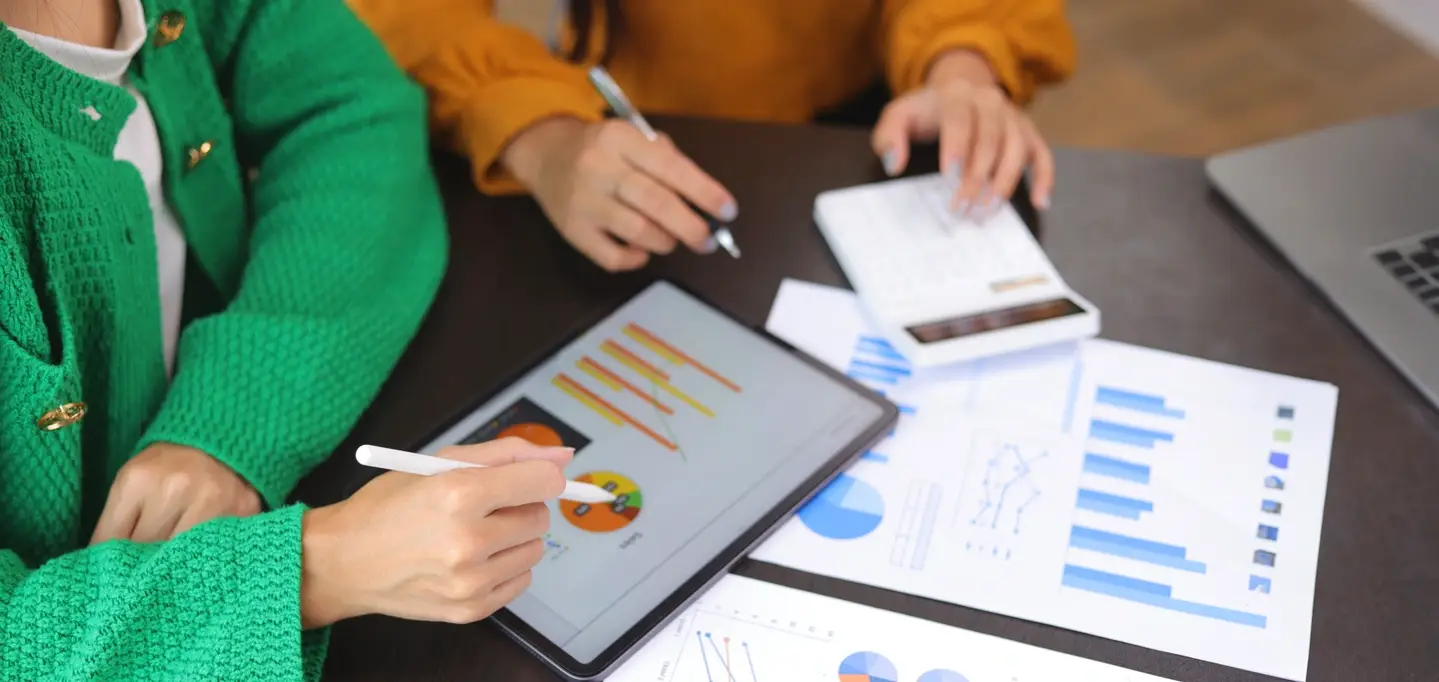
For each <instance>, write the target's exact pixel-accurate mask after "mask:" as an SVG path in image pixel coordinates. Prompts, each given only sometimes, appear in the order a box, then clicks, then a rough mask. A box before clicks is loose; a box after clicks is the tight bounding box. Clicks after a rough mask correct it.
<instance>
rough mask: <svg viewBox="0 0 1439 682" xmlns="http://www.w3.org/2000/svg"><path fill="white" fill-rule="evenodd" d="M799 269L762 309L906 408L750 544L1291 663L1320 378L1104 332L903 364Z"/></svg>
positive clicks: (1140, 642)
mask: <svg viewBox="0 0 1439 682" xmlns="http://www.w3.org/2000/svg"><path fill="white" fill-rule="evenodd" d="M798 291H799V290H798V289H796V290H795V291H793V292H791V294H792V295H790V296H788V298H786V296H784V295H781V296H779V297H777V299H776V308H775V312H773V313H772V315H771V318H770V321H769V322H768V323H767V328H771V327H772V328H773V329H774V330H777V331H775V333H776V334H777V335H780V336H781V338H785V339H786V340H788V341H790V342H791V343H793V344H794V345H795V346H796V347H798V348H801V349H804V350H805V351H806V352H809V353H811V354H812V355H814V356H815V357H820V358H824V361H825V362H826V363H827V364H829V365H830V366H831V367H834V368H835V369H837V370H839V371H842V372H846V373H848V374H849V376H851V377H852V378H854V379H855V380H856V381H859V382H861V383H863V384H864V385H866V386H867V387H869V388H871V389H872V390H875V391H877V392H879V393H882V394H884V395H885V396H886V397H888V398H889V399H891V400H893V401H895V402H896V403H897V404H901V405H912V406H913V407H914V408H917V409H910V408H908V407H906V408H902V409H905V410H906V411H905V413H904V414H903V415H902V416H901V418H900V426H899V427H898V428H897V429H896V430H895V433H894V434H892V436H891V437H890V438H889V439H887V440H885V441H883V442H881V443H879V444H878V445H877V446H876V447H875V448H874V451H873V452H871V453H870V454H869V455H867V456H866V457H865V458H864V460H863V461H861V462H859V463H857V464H856V465H855V467H854V468H852V469H851V470H849V471H848V472H846V474H845V476H846V477H847V478H842V479H841V481H840V482H839V483H837V484H836V486H837V487H836V489H835V490H834V491H828V492H830V493H832V494H829V495H822V496H821V497H822V498H823V503H822V504H829V505H830V507H831V509H830V511H836V510H838V511H843V512H845V513H844V514H838V513H836V514H827V515H819V514H817V513H816V514H806V513H801V514H800V518H799V519H797V520H794V521H791V522H788V523H786V524H785V525H784V526H783V527H782V528H780V529H779V530H778V531H777V532H776V533H775V535H774V536H773V537H772V538H771V539H770V540H768V541H767V542H765V543H764V544H763V545H762V546H760V547H759V548H757V549H756V550H755V551H754V552H753V553H752V555H751V556H752V558H754V559H756V560H759V561H766V562H770V563H775V564H779V565H783V566H788V567H790V568H795V569H799V570H803V571H808V572H811V573H817V574H821V575H826V576H830V577H833V578H838V579H841V580H848V581H852V582H857V583H863V584H867V585H872V586H876V587H880V588H884V589H890V590H897V591H901V592H904V593H908V594H914V595H919V596H922V597H927V598H931V599H937V600H942V601H946V602H949V603H954V604H959V605H963V606H967V607H971V608H975V609H982V610H986V611H991V612H994V613H999V614H1003V615H1006V616H1010V617H1015V618H1024V619H1029V620H1033V621H1037V622H1040V623H1044V624H1048V625H1053V626H1057V627H1063V628H1069V629H1072V630H1076V631H1079V632H1085V633H1089V634H1092V635H1097V636H1101V637H1107V638H1110V639H1114V640H1118V641H1122V642H1126V643H1129V644H1133V645H1136V646H1141V647H1146V648H1151V649H1157V650H1160V651H1165V652H1170V653H1174V654H1178V655H1182V656H1188V657H1191V658H1196V659H1200V660H1205V661H1210V662H1215V663H1219V664H1222V665H1226V666H1231V667H1236V668H1242V669H1245V670H1249V671H1253V672H1258V673H1261V674H1265V675H1272V676H1276V677H1281V678H1286V679H1290V680H1297V681H1300V682H1303V680H1304V679H1305V675H1306V674H1307V666H1308V655H1309V648H1310V647H1309V635H1310V629H1311V620H1312V617H1313V612H1314V608H1313V603H1314V585H1315V576H1316V574H1317V568H1316V567H1317V563H1318V553H1319V552H1318V549H1319V537H1320V534H1321V533H1320V531H1321V527H1322V523H1323V518H1324V498H1325V492H1326V488H1327V483H1328V470H1329V456H1330V447H1331V444H1332V442H1333V432H1334V417H1335V412H1336V408H1337V404H1338V390H1337V389H1336V388H1335V387H1334V386H1333V385H1330V384H1325V383H1322V382H1317V381H1312V380H1309V379H1304V378H1298V377H1290V376H1283V375H1279V374H1274V373H1271V372H1264V371H1258V370H1255V369H1250V368H1245V367H1239V366H1235V365H1228V364H1222V363H1218V362H1213V361H1210V360H1205V359H1201V358H1195V357H1188V356H1183V355H1178V354H1175V353H1170V352H1165V351H1159V350H1154V349H1148V348H1142V347H1139V346H1133V345H1129V344H1122V343H1116V342H1112V341H1107V340H1103V339H1091V340H1087V341H1085V342H1083V343H1082V344H1078V345H1077V346H1076V347H1073V348H1070V349H1069V350H1063V351H1062V350H1059V349H1053V350H1051V351H1049V352H1047V353H1043V354H1041V353H1037V352H1036V353H1034V354H1032V355H1027V356H1026V357H1024V358H1019V357H1016V356H1017V355H1020V354H1013V355H1011V356H995V357H989V358H983V359H980V360H976V361H973V362H969V363H960V364H958V365H955V366H953V367H948V366H941V367H925V368H923V369H917V368H912V367H911V366H910V365H909V363H906V362H904V360H903V358H902V356H901V355H900V354H899V353H897V352H894V348H893V347H891V346H890V345H889V344H888V343H886V342H884V341H883V340H882V339H881V338H879V335H878V334H877V333H876V332H875V331H874V330H872V329H870V328H869V327H868V326H867V325H866V323H865V322H864V321H863V319H862V317H861V316H860V315H859V310H860V308H859V306H858V305H857V304H856V302H855V301H854V300H853V294H851V293H848V292H844V297H842V298H837V297H839V294H835V293H834V292H828V291H826V292H818V291H813V290H809V291H808V293H806V294H804V295H803V296H800V295H799V294H798V293H796V292H798ZM781 293H782V294H783V291H782V292H781ZM781 299H786V300H787V301H788V302H786V303H784V305H783V306H782V305H781V303H782V301H781ZM826 301H829V303H826ZM786 309H787V310H788V312H785V310H786ZM781 313H783V314H781ZM811 330H828V331H827V332H826V333H827V334H828V336H826V337H821V336H819V335H816V334H810V331H811ZM849 479H853V481H854V482H853V483H850V482H848V480H849ZM841 492H842V493H843V495H840V494H839V493H841ZM871 493H872V494H871ZM822 504H821V506H822ZM812 511H818V510H812ZM806 516H808V517H809V518H806ZM840 516H845V517H846V518H851V517H852V518H855V519H861V518H862V519H866V520H867V522H866V523H864V524H858V523H856V524H848V525H846V524H838V523H835V524H827V523H820V521H821V520H827V519H828V517H834V518H839V517H840ZM822 517H823V518H822ZM841 527H844V528H847V529H849V530H848V531H847V532H840V531H839V530H838V529H839V528H841ZM906 679H913V678H912V677H906Z"/></svg>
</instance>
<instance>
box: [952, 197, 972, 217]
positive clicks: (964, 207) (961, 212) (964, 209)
mask: <svg viewBox="0 0 1439 682" xmlns="http://www.w3.org/2000/svg"><path fill="white" fill-rule="evenodd" d="M954 214H955V215H957V216H959V217H961V218H962V217H964V216H966V215H968V214H969V200H968V199H960V200H959V203H958V204H956V205H955V207H954Z"/></svg>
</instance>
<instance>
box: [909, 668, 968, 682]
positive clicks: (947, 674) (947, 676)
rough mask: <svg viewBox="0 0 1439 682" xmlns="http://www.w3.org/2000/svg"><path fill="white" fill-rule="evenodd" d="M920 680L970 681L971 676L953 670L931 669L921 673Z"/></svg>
mask: <svg viewBox="0 0 1439 682" xmlns="http://www.w3.org/2000/svg"><path fill="white" fill-rule="evenodd" d="M918 682H969V678H968V677H965V676H964V675H961V674H959V673H957V672H954V671H953V670H931V671H929V672H927V673H925V674H923V675H920V676H919V681H918Z"/></svg>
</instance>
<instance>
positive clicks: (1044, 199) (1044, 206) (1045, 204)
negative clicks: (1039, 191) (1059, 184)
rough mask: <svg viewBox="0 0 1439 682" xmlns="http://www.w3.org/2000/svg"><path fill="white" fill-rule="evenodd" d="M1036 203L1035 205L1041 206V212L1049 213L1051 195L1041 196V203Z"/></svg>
mask: <svg viewBox="0 0 1439 682" xmlns="http://www.w3.org/2000/svg"><path fill="white" fill-rule="evenodd" d="M1034 203H1035V205H1037V206H1039V210H1041V211H1047V210H1049V195H1048V194H1044V195H1041V196H1040V197H1039V201H1036V202H1034Z"/></svg>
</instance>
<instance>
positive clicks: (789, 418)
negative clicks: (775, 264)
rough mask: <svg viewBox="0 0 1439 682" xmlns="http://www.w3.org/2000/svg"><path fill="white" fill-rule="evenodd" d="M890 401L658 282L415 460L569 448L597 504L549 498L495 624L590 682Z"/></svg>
mask: <svg viewBox="0 0 1439 682" xmlns="http://www.w3.org/2000/svg"><path fill="white" fill-rule="evenodd" d="M897 417H898V411H897V409H896V408H895V406H894V405H893V404H891V403H889V402H888V401H887V400H885V399H884V398H883V397H882V396H880V395H878V394H876V393H874V392H873V391H872V390H871V389H868V388H865V387H864V386H861V385H860V384H857V383H855V382H853V381H852V380H850V379H849V378H847V377H845V376H843V375H841V374H839V373H837V372H835V371H833V370H831V369H829V368H827V367H825V366H823V365H822V364H820V363H819V362H818V361H816V360H814V359H812V358H810V357H808V356H806V355H803V354H801V353H800V352H799V351H797V350H795V349H793V348H792V347H790V346H788V345H786V344H785V343H784V342H782V341H780V340H778V339H776V338H774V337H772V336H769V335H767V334H765V333H764V332H762V331H757V330H754V329H751V328H749V327H747V326H746V325H744V324H742V323H740V322H737V321H736V320H734V319H733V318H732V317H730V316H728V315H726V314H725V313H722V312H720V311H719V310H718V309H716V308H715V307H713V306H711V305H709V304H707V303H705V302H703V301H701V300H700V299H699V298H698V297H696V296H695V295H694V294H693V293H690V292H687V291H685V290H683V289H681V288H680V287H679V286H677V285H675V284H674V283H671V282H668V281H659V282H656V283H655V284H653V285H651V286H649V287H648V288H646V289H645V290H644V291H642V292H641V293H639V294H638V295H636V296H635V297H633V298H631V299H630V300H628V301H626V302H624V303H623V304H622V305H620V306H619V307H618V309H616V310H614V311H612V312H610V313H609V314H608V315H606V316H605V317H604V318H603V319H602V320H600V321H599V322H598V323H597V324H595V325H594V326H592V327H590V328H588V329H586V330H585V331H583V332H581V333H580V334H579V335H578V336H577V337H575V338H572V339H570V340H568V341H566V342H564V343H563V344H562V345H561V347H559V348H558V349H557V350H555V351H554V352H552V353H550V354H548V356H547V357H545V358H544V359H542V360H541V361H540V362H539V363H538V364H537V365H535V366H533V367H531V368H529V369H527V370H525V371H523V373H522V374H521V375H520V376H519V378H518V379H517V380H515V381H514V382H513V383H510V384H508V386H507V387H506V388H504V389H502V390H501V391H500V392H499V393H497V394H495V395H493V396H490V397H488V398H486V399H484V400H483V401H482V402H481V403H480V404H479V405H478V406H477V407H475V408H473V409H471V410H465V411H463V412H462V416H461V417H459V418H458V419H457V420H456V421H454V422H452V423H451V424H450V425H448V426H446V427H443V429H442V432H441V433H440V434H439V435H438V436H437V437H435V438H433V439H432V440H430V441H429V442H428V443H425V444H424V445H423V446H421V447H420V448H419V451H420V452H422V453H424V454H434V453H435V452H436V451H438V450H439V449H441V448H443V447H445V446H448V445H453V444H457V443H476V442H483V441H488V440H493V439H495V438H501V437H506V436H518V437H521V438H524V439H526V440H529V441H532V442H534V443H538V444H542V445H565V446H569V447H572V448H574V449H575V458H574V461H573V462H572V463H571V464H570V465H569V466H568V467H567V469H566V471H565V473H566V475H567V476H568V477H569V478H571V479H573V480H579V481H586V482H590V483H594V484H597V485H600V486H603V487H604V488H606V489H608V490H610V491H611V492H614V493H616V494H617V495H618V496H619V497H618V499H617V500H616V501H615V502H614V503H611V504H601V505H586V504H579V503H573V502H567V501H563V500H557V501H555V502H552V503H551V504H550V510H551V515H552V517H551V524H550V533H549V535H548V536H547V537H546V538H545V544H546V546H547V553H546V556H545V558H544V559H543V560H542V561H541V562H540V564H539V565H538V566H536V568H535V570H534V582H533V584H532V585H531V587H530V588H529V590H528V591H527V592H525V593H524V594H523V595H521V596H520V597H519V598H518V599H516V600H515V601H514V602H512V603H511V604H510V605H509V607H508V608H507V609H504V610H503V611H501V612H499V613H497V614H495V616H494V617H493V619H492V620H493V621H494V622H495V623H496V624H497V625H499V626H500V627H501V628H502V629H503V630H504V631H505V632H506V633H507V634H509V635H510V636H511V637H512V638H514V639H515V640H516V641H518V642H519V643H520V644H521V645H523V646H525V647H526V648H528V649H529V650H530V651H532V652H533V653H535V654H536V655H538V656H539V657H540V658H541V659H543V660H544V661H545V663H547V664H548V665H549V666H550V667H551V668H553V669H554V670H555V671H556V672H558V673H560V674H561V675H563V676H565V677H567V678H569V679H572V680H589V679H596V678H603V677H604V676H605V675H607V674H608V673H609V672H610V671H612V670H613V669H614V668H615V667H616V666H618V665H619V664H620V663H622V662H623V661H624V660H625V659H626V658H627V657H628V655H629V654H630V653H631V652H632V651H634V650H636V649H637V648H638V647H639V646H640V645H641V644H643V643H644V642H645V641H646V640H647V639H648V638H649V636H650V635H651V634H652V633H654V632H655V631H656V630H658V629H660V628H662V627H663V626H664V625H665V623H667V622H668V621H669V619H670V618H671V617H672V616H675V615H677V614H678V613H680V612H681V611H683V609H684V608H685V607H686V606H687V605H688V604H689V602H690V601H691V600H692V599H693V598H695V597H697V596H699V594H700V593H701V592H703V591H704V589H705V588H706V587H708V586H709V585H710V584H711V583H712V582H713V581H715V580H717V579H718V578H720V577H721V576H722V575H723V574H724V573H725V571H726V570H727V569H728V568H729V567H730V566H731V565H732V564H734V563H735V562H736V561H738V560H739V559H740V558H741V557H743V556H744V555H745V554H746V553H747V552H748V551H749V550H750V549H751V548H752V547H753V546H755V545H757V544H758V543H759V542H760V541H762V540H763V539H764V538H765V537H766V536H767V535H768V534H769V532H770V531H771V530H772V529H773V528H775V527H776V526H777V525H778V524H779V523H780V522H781V521H783V520H784V519H785V518H786V517H787V516H788V515H789V514H791V513H792V512H794V511H795V510H796V509H797V508H798V507H799V506H800V505H802V504H803V503H804V502H805V501H807V500H808V499H809V497H810V496H811V495H813V494H814V493H815V492H816V491H817V490H818V489H820V488H821V487H823V485H824V484H826V483H827V482H828V481H829V480H831V479H832V478H833V477H834V476H835V475H836V474H837V473H838V472H839V471H840V470H841V469H842V468H843V467H844V466H845V465H847V464H849V463H850V462H851V461H853V460H854V459H856V458H858V457H859V456H860V455H861V454H863V452H864V451H865V450H866V449H868V448H869V447H870V446H871V445H873V444H874V443H875V442H876V441H878V440H879V439H880V438H882V437H884V436H885V435H886V434H887V433H888V432H889V431H890V430H891V429H892V428H893V425H894V423H895V420H896V419H897Z"/></svg>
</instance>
